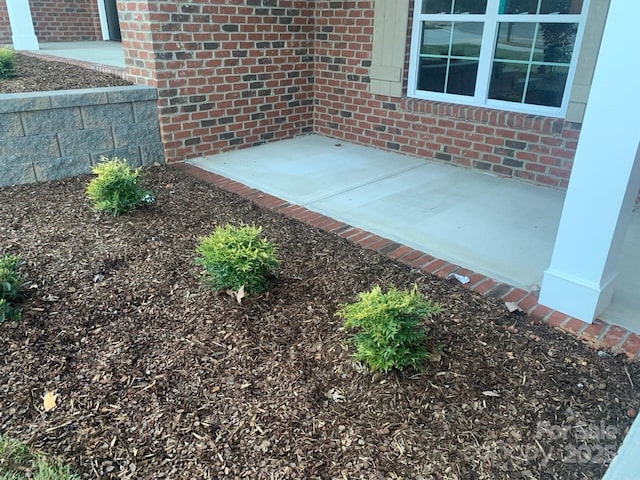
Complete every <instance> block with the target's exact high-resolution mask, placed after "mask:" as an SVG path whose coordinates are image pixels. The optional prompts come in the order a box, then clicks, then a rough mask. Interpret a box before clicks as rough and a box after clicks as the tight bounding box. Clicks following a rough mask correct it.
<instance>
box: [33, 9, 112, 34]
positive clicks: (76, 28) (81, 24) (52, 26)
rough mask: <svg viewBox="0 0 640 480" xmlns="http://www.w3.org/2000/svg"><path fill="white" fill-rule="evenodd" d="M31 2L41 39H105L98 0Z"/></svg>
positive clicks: (36, 27) (34, 21)
mask: <svg viewBox="0 0 640 480" xmlns="http://www.w3.org/2000/svg"><path fill="white" fill-rule="evenodd" d="M29 4H30V5H31V17H32V18H33V26H34V29H35V32H36V37H37V38H38V41H40V42H71V41H78V40H101V39H102V33H101V30H100V15H99V13H98V3H97V2H96V0H31V1H30V2H29Z"/></svg>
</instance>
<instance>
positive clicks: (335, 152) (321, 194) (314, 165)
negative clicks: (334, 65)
mask: <svg viewBox="0 0 640 480" xmlns="http://www.w3.org/2000/svg"><path fill="white" fill-rule="evenodd" d="M402 159H403V161H402V162H397V163H395V164H394V163H392V162H389V157H388V155H387V153H386V152H383V151H381V150H375V149H363V148H362V147H359V146H358V145H352V144H349V143H344V142H341V141H337V140H333V139H330V138H326V137H320V136H316V135H312V136H306V137H298V138H294V139H291V140H286V141H281V142H274V143H269V144H267V145H262V146H260V147H256V148H250V149H246V150H236V151H233V152H227V153H224V154H221V155H216V156H214V157H206V158H202V159H194V160H191V161H190V163H192V164H193V165H196V166H199V167H201V168H203V169H205V170H206V169H208V167H211V166H213V165H215V171H216V173H219V174H220V175H224V176H225V177H228V178H231V179H232V180H237V181H240V182H242V183H244V184H245V185H248V186H250V187H254V188H258V189H261V190H262V187H263V186H266V184H267V183H268V188H269V189H268V190H265V191H268V192H269V193H271V194H272V195H275V196H277V197H280V198H282V199H285V200H287V201H290V202H294V203H297V204H299V205H308V204H310V203H313V202H316V201H319V200H321V199H324V198H327V197H332V196H335V195H338V194H340V193H343V192H346V191H349V190H352V189H354V188H357V187H359V186H361V185H366V184H371V183H375V182H377V181H379V180H381V179H384V178H386V177H388V176H390V175H396V174H399V173H402V172H406V171H409V170H412V169H414V168H418V167H420V166H421V165H424V161H422V160H420V159H417V158H408V157H402ZM337 172H339V174H336V173H337Z"/></svg>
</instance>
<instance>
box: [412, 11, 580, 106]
mask: <svg viewBox="0 0 640 480" xmlns="http://www.w3.org/2000/svg"><path fill="white" fill-rule="evenodd" d="M588 1H589V0H416V1H415V7H414V19H413V29H412V43H411V63H410V67H409V86H408V93H409V96H412V97H417V98H425V99H430V100H438V101H447V102H455V103H464V104H468V105H479V106H487V107H493V108H500V109H504V110H512V111H519V112H527V113H536V114H545V115H553V116H563V115H564V113H565V112H566V107H567V104H568V102H569V93H570V92H569V89H570V86H571V82H572V79H573V72H574V70H575V65H576V61H577V56H578V55H577V46H578V45H579V41H580V38H581V36H582V31H583V29H584V22H585V17H586V10H587V7H588V5H587V3H588Z"/></svg>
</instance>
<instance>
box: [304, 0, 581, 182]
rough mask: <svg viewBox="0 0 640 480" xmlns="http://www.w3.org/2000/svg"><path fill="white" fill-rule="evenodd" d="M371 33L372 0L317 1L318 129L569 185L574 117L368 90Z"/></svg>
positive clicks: (500, 172) (361, 141) (415, 153)
mask: <svg viewBox="0 0 640 480" xmlns="http://www.w3.org/2000/svg"><path fill="white" fill-rule="evenodd" d="M372 34H373V1H372V0H368V1H324V0H318V1H317V2H316V13H315V39H316V42H315V58H316V62H315V75H314V76H315V111H314V131H315V132H316V133H319V134H322V135H328V136H331V137H335V138H340V139H344V140H347V141H351V142H355V143H359V144H362V145H370V146H375V147H378V148H382V149H385V150H391V151H397V152H400V153H405V154H408V155H413V156H417V157H420V158H425V159H428V160H435V161H441V162H446V163H452V164H456V165H459V166H463V167H467V168H474V169H479V170H484V171H490V172H493V173H494V174H497V175H501V176H507V177H513V178H518V179H520V180H523V181H527V182H532V183H536V184H541V185H546V186H551V187H559V188H566V186H567V183H568V178H569V174H570V171H571V166H572V164H573V157H574V154H575V149H576V146H577V139H578V136H579V132H580V125H579V124H574V123H569V122H565V121H563V120H562V119H555V118H548V117H541V116H533V115H526V114H520V113H511V112H504V111H499V110H490V109H486V108H478V107H469V106H463V105H454V104H446V103H437V102H430V101H427V100H418V99H409V98H406V97H405V98H393V97H385V96H380V95H372V94H370V93H369V91H368V88H369V77H368V67H369V65H370V64H371V50H372ZM408 41H409V18H408V19H407V43H408ZM407 55H408V48H407ZM406 70H408V69H405V84H406Z"/></svg>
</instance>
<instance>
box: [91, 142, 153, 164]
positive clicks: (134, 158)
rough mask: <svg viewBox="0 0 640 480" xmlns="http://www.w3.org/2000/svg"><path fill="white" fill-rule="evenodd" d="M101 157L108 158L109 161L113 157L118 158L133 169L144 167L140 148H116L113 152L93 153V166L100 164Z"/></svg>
mask: <svg viewBox="0 0 640 480" xmlns="http://www.w3.org/2000/svg"><path fill="white" fill-rule="evenodd" d="M101 157H106V158H107V159H108V160H111V159H112V158H113V157H118V158H119V159H120V160H126V161H127V163H128V164H129V165H131V166H132V167H139V166H140V165H142V161H141V158H140V147H138V146H134V147H125V148H114V149H111V150H105V151H102V152H96V153H92V154H91V163H92V164H93V165H97V164H98V163H99V162H100V159H101Z"/></svg>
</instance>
